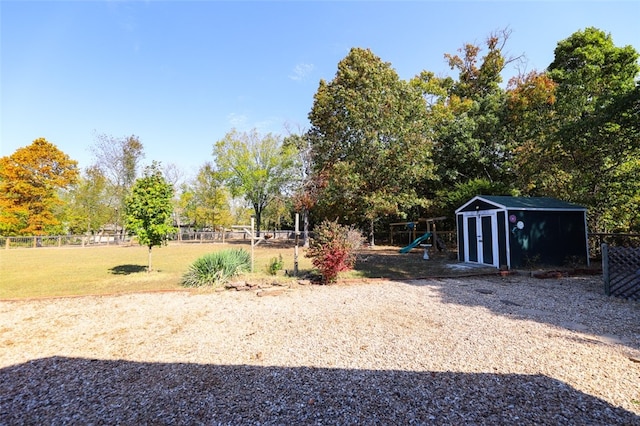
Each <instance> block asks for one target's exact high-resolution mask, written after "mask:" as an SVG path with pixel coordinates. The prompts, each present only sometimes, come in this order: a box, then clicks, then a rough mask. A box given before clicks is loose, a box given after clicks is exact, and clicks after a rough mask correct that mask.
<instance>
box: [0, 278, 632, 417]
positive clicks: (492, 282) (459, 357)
mask: <svg viewBox="0 0 640 426" xmlns="http://www.w3.org/2000/svg"><path fill="white" fill-rule="evenodd" d="M258 293H259V292H256V291H245V292H240V291H225V292H221V293H202V292H175V293H158V294H132V295H121V296H103V297H82V298H61V299H48V300H31V301H19V302H13V301H12V302H7V301H5V302H0V348H1V350H0V424H3V425H5V424H6V425H12V424H52V425H53V424H207V425H216V424H231V425H235V424H393V425H396V424H456V425H459V424H474V425H475V424H491V425H493V424H509V425H511V424H536V425H539V424H553V425H558V424H561V425H562V424H566V425H573V424H597V425H605V424H625V425H632V424H638V425H640V303H638V302H633V301H627V300H621V299H616V298H609V297H606V296H604V295H603V294H602V284H601V281H600V279H599V278H597V277H596V278H592V277H589V278H585V277H573V278H561V279H549V280H540V279H535V278H529V277H525V276H509V277H505V278H499V277H491V278H459V279H441V280H435V279H433V280H420V281H405V282H393V281H374V282H367V283H364V282H352V283H349V284H343V285H335V286H294V287H292V288H287V289H281V288H279V289H275V290H274V289H268V290H265V291H263V292H260V296H262V297H258Z"/></svg>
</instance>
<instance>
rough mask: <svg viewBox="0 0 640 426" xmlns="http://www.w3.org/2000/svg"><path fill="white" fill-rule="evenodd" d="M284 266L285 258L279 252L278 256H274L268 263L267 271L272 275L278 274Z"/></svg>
mask: <svg viewBox="0 0 640 426" xmlns="http://www.w3.org/2000/svg"><path fill="white" fill-rule="evenodd" d="M283 267H284V260H282V255H281V254H279V255H278V257H272V258H271V260H270V261H269V264H268V265H267V272H268V273H269V274H271V275H276V274H277V273H278V271H281V270H282V268H283Z"/></svg>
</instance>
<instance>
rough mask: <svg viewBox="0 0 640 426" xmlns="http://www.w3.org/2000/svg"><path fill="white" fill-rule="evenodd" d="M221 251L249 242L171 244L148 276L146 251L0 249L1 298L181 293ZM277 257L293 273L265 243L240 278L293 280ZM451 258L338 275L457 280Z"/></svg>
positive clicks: (361, 267)
mask: <svg viewBox="0 0 640 426" xmlns="http://www.w3.org/2000/svg"><path fill="white" fill-rule="evenodd" d="M226 248H244V249H246V250H247V251H249V252H250V251H251V245H250V244H249V242H232V243H226V244H221V243H218V244H215V243H211V244H207V243H205V244H198V243H186V244H175V243H174V244H169V245H168V246H163V247H154V248H153V251H152V266H153V269H154V270H153V272H151V273H147V272H146V267H147V248H146V247H141V246H107V247H85V248H81V247H73V248H64V247H61V248H29V249H10V250H0V272H1V274H0V299H24V298H34V297H57V296H83V295H102V294H118V293H132V292H142V291H163V290H177V289H184V287H182V286H181V285H180V281H181V278H182V276H183V275H184V273H185V272H186V271H187V269H188V268H189V265H191V264H192V263H193V262H194V261H195V260H196V259H198V258H199V257H200V256H202V255H204V254H206V253H210V252H213V251H218V250H223V249H226ZM278 255H282V258H283V260H284V269H285V270H289V271H292V270H293V262H294V259H293V256H294V248H293V246H292V245H291V244H290V243H279V242H270V243H267V244H260V245H258V246H256V248H255V267H254V273H253V274H248V275H247V276H245V277H243V278H244V279H247V280H256V281H257V280H274V279H277V280H278V281H283V282H286V281H287V280H292V279H293V278H290V277H287V276H285V273H284V270H283V271H280V272H279V273H278V275H277V276H276V277H275V278H274V277H273V276H271V275H268V274H267V272H266V267H267V265H268V264H269V262H270V260H271V259H273V258H274V257H277V256H278ZM453 257H455V256H453ZM451 258H452V253H447V254H445V253H433V254H432V257H431V260H429V261H424V260H422V250H421V249H415V250H413V251H412V252H410V253H408V254H399V253H398V248H397V247H384V246H382V247H375V248H368V249H363V250H362V251H361V252H360V253H359V255H358V261H357V263H356V267H355V270H353V271H350V272H347V273H342V274H341V275H340V277H341V278H346V279H350V278H372V277H373V278H389V279H414V278H428V277H443V276H457V275H459V274H460V271H459V270H457V269H452V268H450V266H451V265H452V263H457V262H456V261H454V260H452V259H451ZM298 262H299V272H300V274H299V275H300V276H302V275H304V274H306V273H307V272H310V271H311V270H312V268H313V266H312V264H311V259H309V258H306V257H305V256H304V249H303V248H299V256H298ZM490 271H495V270H493V269H490ZM475 272H476V273H477V272H479V271H477V270H476V271H475ZM463 273H464V271H463Z"/></svg>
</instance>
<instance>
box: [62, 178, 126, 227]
mask: <svg viewBox="0 0 640 426" xmlns="http://www.w3.org/2000/svg"><path fill="white" fill-rule="evenodd" d="M110 201H111V200H110V198H109V194H108V182H107V178H106V177H105V176H104V174H102V171H101V170H100V169H99V168H97V167H95V166H94V167H89V168H87V169H86V170H84V173H83V174H82V176H81V177H80V179H79V180H78V183H77V184H76V185H74V186H73V188H72V189H71V190H70V191H69V192H68V193H67V194H66V197H65V202H66V210H67V217H68V220H69V231H70V232H72V233H83V232H87V233H90V232H95V231H97V230H99V229H100V228H102V227H103V226H104V225H105V224H106V223H109V222H110V221H113V220H114V219H115V218H114V217H113V206H111V205H109V203H110Z"/></svg>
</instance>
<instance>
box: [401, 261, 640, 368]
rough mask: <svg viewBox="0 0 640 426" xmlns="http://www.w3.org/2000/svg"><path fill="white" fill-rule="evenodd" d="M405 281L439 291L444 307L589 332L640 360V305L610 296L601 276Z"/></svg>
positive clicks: (600, 341)
mask: <svg viewBox="0 0 640 426" xmlns="http://www.w3.org/2000/svg"><path fill="white" fill-rule="evenodd" d="M402 282H403V283H405V284H408V285H416V286H430V287H432V288H435V289H437V291H438V293H439V294H440V301H441V302H442V303H449V304H454V305H463V306H479V307H483V308H486V309H488V310H490V311H491V312H493V313H495V314H497V315H501V316H505V317H508V318H512V319H523V320H532V321H536V322H540V323H545V324H550V325H553V326H556V327H559V328H563V329H566V330H570V331H574V332H578V333H583V334H585V335H587V336H585V337H584V339H586V340H588V341H589V343H591V344H620V345H624V346H626V347H628V348H630V349H631V351H629V353H628V356H630V357H632V358H633V359H638V358H639V357H640V303H639V302H637V301H632V300H625V299H620V298H616V297H610V296H607V295H605V294H604V287H603V284H602V281H601V278H600V277H594V276H571V277H569V276H567V277H562V278H552V279H538V278H533V277H530V276H528V275H526V274H524V273H521V274H515V275H507V276H504V277H502V276H499V275H497V274H493V275H483V274H479V275H477V276H466V277H464V276H460V277H446V278H431V279H430V278H427V279H421V280H420V279H418V280H402ZM590 336H593V338H591V337H590ZM578 338H580V337H578Z"/></svg>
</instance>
